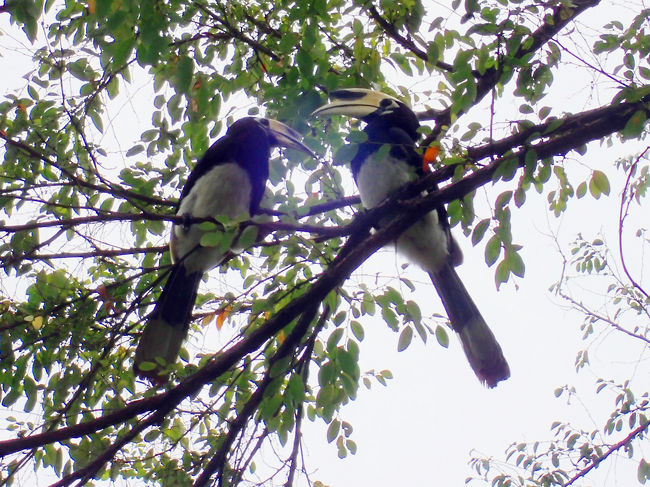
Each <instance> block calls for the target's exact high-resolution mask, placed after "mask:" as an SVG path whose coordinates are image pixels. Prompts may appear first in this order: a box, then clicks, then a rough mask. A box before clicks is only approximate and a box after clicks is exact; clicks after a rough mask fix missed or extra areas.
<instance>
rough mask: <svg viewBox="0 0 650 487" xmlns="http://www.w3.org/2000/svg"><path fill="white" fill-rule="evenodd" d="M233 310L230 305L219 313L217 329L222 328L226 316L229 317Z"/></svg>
mask: <svg viewBox="0 0 650 487" xmlns="http://www.w3.org/2000/svg"><path fill="white" fill-rule="evenodd" d="M231 310H232V307H231V306H230V305H228V306H226V307H225V308H224V309H222V310H220V311H219V313H217V330H221V327H222V326H223V323H224V321H226V318H228V315H229V314H230V311H231Z"/></svg>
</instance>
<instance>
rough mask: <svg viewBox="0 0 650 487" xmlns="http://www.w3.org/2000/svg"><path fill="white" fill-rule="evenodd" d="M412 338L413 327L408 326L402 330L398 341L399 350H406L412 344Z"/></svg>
mask: <svg viewBox="0 0 650 487" xmlns="http://www.w3.org/2000/svg"><path fill="white" fill-rule="evenodd" d="M412 339H413V328H411V327H410V326H407V327H405V328H404V329H403V330H402V333H400V335H399V339H398V341H397V351H398V352H403V351H404V350H406V349H407V348H408V346H409V345H410V344H411V340H412Z"/></svg>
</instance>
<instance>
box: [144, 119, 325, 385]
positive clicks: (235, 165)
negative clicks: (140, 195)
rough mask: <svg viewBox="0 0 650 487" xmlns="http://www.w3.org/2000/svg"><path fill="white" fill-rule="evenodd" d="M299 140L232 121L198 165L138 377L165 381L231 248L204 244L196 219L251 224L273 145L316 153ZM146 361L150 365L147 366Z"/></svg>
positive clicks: (284, 131) (184, 198) (265, 122)
mask: <svg viewBox="0 0 650 487" xmlns="http://www.w3.org/2000/svg"><path fill="white" fill-rule="evenodd" d="M300 139H301V135H300V134H299V133H298V132H296V131H295V130H293V129H291V128H290V127H287V126H286V125H284V124H283V123H281V122H278V121H277V120H270V119H266V118H254V117H246V118H242V119H240V120H237V121H236V122H235V123H233V124H232V125H231V126H230V127H229V128H228V131H227V132H226V135H224V136H223V137H221V138H220V139H219V140H217V141H216V142H215V143H214V144H212V146H211V147H210V148H209V149H208V150H207V151H206V152H205V154H204V155H203V157H201V159H200V160H199V162H198V163H197V164H196V166H195V167H194V169H193V170H192V172H191V173H190V176H189V178H188V179H187V182H186V183H185V186H184V187H183V191H182V193H181V198H180V200H179V203H178V211H177V212H176V215H177V216H181V217H183V220H182V222H181V223H178V222H176V223H175V224H174V225H173V227H172V232H171V233H172V234H171V241H170V250H171V257H172V267H171V272H170V274H169V277H168V278H167V282H166V283H165V286H164V288H163V291H162V293H161V294H160V297H159V298H158V301H157V302H156V305H155V307H154V309H153V311H152V313H151V314H150V316H149V318H148V321H147V324H146V325H145V328H144V331H143V333H142V336H141V337H140V342H139V343H138V348H137V349H136V352H135V360H134V369H135V371H136V373H137V374H138V375H140V376H142V377H147V378H149V379H150V380H152V381H153V382H164V381H165V380H166V377H165V375H164V373H163V372H162V367H161V360H160V359H163V360H164V363H166V364H171V363H174V362H175V361H176V358H177V357H178V352H179V350H180V347H181V343H182V342H183V340H184V339H185V336H186V335H187V331H188V329H189V322H190V318H191V315H192V308H193V306H194V301H195V300H196V295H197V291H198V287H199V282H200V281H201V278H202V276H203V273H204V272H206V271H207V270H209V269H211V268H213V267H215V266H217V265H220V264H221V262H222V260H223V259H224V256H225V255H226V254H227V250H223V249H221V250H219V249H218V248H217V247H207V246H202V245H201V237H202V236H203V235H204V234H205V233H206V232H205V231H204V230H202V229H201V226H200V224H199V223H197V222H194V223H193V222H192V219H200V218H217V219H219V220H230V221H231V222H242V221H245V220H248V219H249V218H250V217H251V216H252V215H254V214H256V213H257V212H258V210H259V207H260V201H261V200H262V195H263V194H264V189H265V187H266V181H267V179H268V176H269V157H270V154H271V149H272V148H273V147H277V146H283V147H290V148H293V149H298V150H301V151H303V152H306V153H307V154H309V155H310V156H313V155H314V154H313V153H312V151H311V150H310V149H309V148H308V147H306V146H305V145H303V144H302V142H300ZM234 246H236V243H235V244H234ZM145 362H148V363H152V364H151V365H148V366H145V367H143V366H142V365H143V363H145Z"/></svg>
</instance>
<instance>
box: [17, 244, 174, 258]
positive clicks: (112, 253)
mask: <svg viewBox="0 0 650 487" xmlns="http://www.w3.org/2000/svg"><path fill="white" fill-rule="evenodd" d="M168 249H169V245H158V246H156V247H131V248H128V249H97V250H91V251H88V252H58V253H52V254H29V255H22V256H20V257H21V259H24V260H54V259H89V258H94V257H118V256H120V255H134V254H149V253H156V254H158V253H162V252H165V251H166V250H168Z"/></svg>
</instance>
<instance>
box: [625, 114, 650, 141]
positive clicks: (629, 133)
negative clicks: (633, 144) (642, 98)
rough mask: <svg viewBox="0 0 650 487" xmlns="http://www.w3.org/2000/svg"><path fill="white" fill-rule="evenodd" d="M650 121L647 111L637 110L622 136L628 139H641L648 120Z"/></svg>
mask: <svg viewBox="0 0 650 487" xmlns="http://www.w3.org/2000/svg"><path fill="white" fill-rule="evenodd" d="M647 119H648V117H647V115H646V112H645V110H637V111H636V112H634V114H633V115H632V116H631V117H630V119H629V120H628V121H627V123H626V124H625V127H623V130H621V134H623V137H624V138H626V139H632V138H636V137H639V136H640V135H641V134H642V133H643V129H644V127H645V123H646V120H647Z"/></svg>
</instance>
